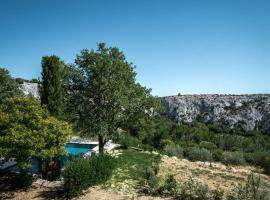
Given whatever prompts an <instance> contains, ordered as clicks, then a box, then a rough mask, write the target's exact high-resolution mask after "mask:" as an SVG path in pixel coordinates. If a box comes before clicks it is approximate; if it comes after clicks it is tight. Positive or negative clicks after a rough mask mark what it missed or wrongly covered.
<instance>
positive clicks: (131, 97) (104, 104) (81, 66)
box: [71, 43, 157, 155]
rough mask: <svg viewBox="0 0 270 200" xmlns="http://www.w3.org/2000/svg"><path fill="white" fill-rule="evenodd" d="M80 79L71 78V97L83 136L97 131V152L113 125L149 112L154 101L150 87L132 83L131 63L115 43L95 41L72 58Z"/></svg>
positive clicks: (112, 134) (134, 80) (120, 124)
mask: <svg viewBox="0 0 270 200" xmlns="http://www.w3.org/2000/svg"><path fill="white" fill-rule="evenodd" d="M75 64H76V68H77V69H78V71H79V74H81V77H82V78H81V79H77V80H75V82H74V84H73V86H74V90H75V91H71V94H74V96H73V97H72V98H77V99H79V102H76V103H78V104H77V105H75V107H76V109H77V112H78V116H79V117H80V118H79V122H80V127H81V129H82V131H83V133H84V134H85V135H87V136H90V135H92V134H94V135H97V136H98V139H99V152H100V155H102V153H103V147H104V144H105V143H106V141H107V140H108V139H109V138H112V137H113V136H114V135H115V134H116V130H117V128H119V127H121V126H124V124H125V122H126V121H128V120H133V122H134V121H135V120H136V119H137V116H140V117H141V116H144V115H152V114H153V108H155V104H156V103H157V101H156V100H155V98H153V97H152V96H151V95H150V89H147V88H145V87H142V86H141V85H140V84H139V83H136V79H135V78H136V72H135V71H134V66H133V65H132V64H131V63H128V61H127V60H126V58H125V56H124V54H123V53H122V52H121V51H119V49H117V48H115V47H106V46H105V44H104V43H100V44H98V49H97V50H96V51H94V50H91V51H89V50H87V49H85V50H83V51H81V53H80V54H79V55H78V56H77V58H76V60H75Z"/></svg>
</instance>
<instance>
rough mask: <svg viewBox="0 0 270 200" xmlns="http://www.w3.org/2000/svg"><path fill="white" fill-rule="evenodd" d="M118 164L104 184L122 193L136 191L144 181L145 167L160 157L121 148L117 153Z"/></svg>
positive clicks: (105, 186)
mask: <svg viewBox="0 0 270 200" xmlns="http://www.w3.org/2000/svg"><path fill="white" fill-rule="evenodd" d="M116 157H117V164H116V165H117V166H116V169H115V170H114V172H113V174H112V177H111V179H110V180H109V181H107V182H106V184H104V185H103V187H104V188H106V189H109V188H110V189H112V190H114V191H118V192H119V191H120V192H122V193H134V192H135V191H136V190H137V189H139V188H140V186H142V184H143V183H144V169H145V167H146V166H149V165H151V162H153V161H155V162H159V161H160V157H159V156H157V155H154V154H150V153H145V152H140V151H136V150H131V149H129V150H121V151H120V152H119V153H118V154H117V155H116Z"/></svg>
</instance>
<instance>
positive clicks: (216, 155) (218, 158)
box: [212, 149, 223, 161]
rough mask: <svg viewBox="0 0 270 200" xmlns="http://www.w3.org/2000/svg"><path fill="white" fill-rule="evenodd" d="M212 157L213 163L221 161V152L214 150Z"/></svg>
mask: <svg viewBox="0 0 270 200" xmlns="http://www.w3.org/2000/svg"><path fill="white" fill-rule="evenodd" d="M212 156H213V159H214V161H222V160H223V151H222V150H221V149H215V150H213V151H212Z"/></svg>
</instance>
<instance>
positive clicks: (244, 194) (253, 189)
mask: <svg viewBox="0 0 270 200" xmlns="http://www.w3.org/2000/svg"><path fill="white" fill-rule="evenodd" d="M235 190H236V198H235V199H237V200H267V199H268V198H267V193H266V191H264V190H262V189H261V180H260V178H259V177H256V176H255V175H254V174H253V173H251V174H250V175H249V176H248V178H247V181H246V183H245V184H242V185H241V184H240V185H238V187H237V188H236V189H235ZM233 196H235V195H233ZM231 199H233V198H231Z"/></svg>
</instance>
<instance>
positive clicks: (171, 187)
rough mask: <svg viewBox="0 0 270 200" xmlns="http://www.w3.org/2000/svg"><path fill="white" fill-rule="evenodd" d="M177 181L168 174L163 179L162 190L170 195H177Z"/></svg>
mask: <svg viewBox="0 0 270 200" xmlns="http://www.w3.org/2000/svg"><path fill="white" fill-rule="evenodd" d="M177 187H178V185H177V181H176V180H175V178H174V177H173V175H172V174H169V175H167V176H166V178H165V183H164V190H166V191H168V192H169V193H171V194H176V193H177Z"/></svg>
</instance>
